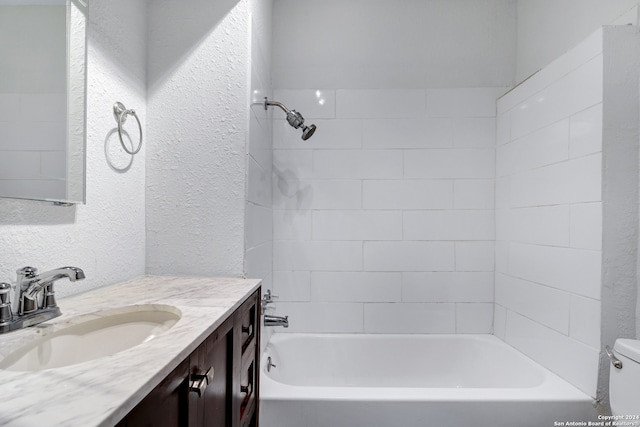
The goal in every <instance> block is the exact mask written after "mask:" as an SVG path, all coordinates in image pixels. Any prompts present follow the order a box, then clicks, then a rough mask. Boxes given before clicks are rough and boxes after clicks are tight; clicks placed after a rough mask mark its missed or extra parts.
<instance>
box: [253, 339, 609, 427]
mask: <svg viewBox="0 0 640 427" xmlns="http://www.w3.org/2000/svg"><path fill="white" fill-rule="evenodd" d="M549 351H553V349H549ZM558 357H562V355H558ZM269 358H270V360H271V363H272V364H273V365H275V367H270V369H267V365H268V361H269ZM260 398H261V406H260V408H261V409H260V426H261V427H361V426H363V427H364V426H367V427H414V426H415V427H427V426H447V427H448V426H476V427H484V426H487V427H503V426H504V427H507V426H509V427H510V426H531V427H546V426H559V425H567V422H568V421H574V422H576V421H577V422H581V421H584V422H585V424H584V425H587V422H588V421H593V420H597V415H596V413H595V410H594V408H593V405H592V402H593V399H592V398H591V397H589V396H588V395H587V394H585V393H583V392H582V391H580V390H578V389H577V388H575V387H574V386H572V385H571V384H569V383H567V382H566V381H564V380H562V379H561V378H559V377H558V376H556V375H555V374H553V373H551V372H550V371H548V370H546V369H545V368H543V367H541V366H540V365H538V364H537V363H535V362H533V361H532V360H531V359H529V358H527V357H526V356H524V355H522V354H521V353H520V352H518V351H517V350H515V349H513V348H512V347H510V346H509V345H507V344H505V343H504V342H503V341H501V340H500V339H498V338H496V337H495V336H492V335H377V334H376V335H368V334H339V335H337V334H336V335H333V334H287V333H279V334H274V335H273V336H272V337H271V340H270V341H269V343H268V344H267V346H266V349H265V352H264V354H263V355H262V359H261V377H260ZM561 423H564V424H561ZM578 425H580V424H578Z"/></svg>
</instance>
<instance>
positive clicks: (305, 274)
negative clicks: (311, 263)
mask: <svg viewBox="0 0 640 427" xmlns="http://www.w3.org/2000/svg"><path fill="white" fill-rule="evenodd" d="M273 293H274V294H275V295H277V296H278V298H277V300H276V301H283V302H284V301H309V300H311V272H309V271H278V270H276V271H274V272H273Z"/></svg>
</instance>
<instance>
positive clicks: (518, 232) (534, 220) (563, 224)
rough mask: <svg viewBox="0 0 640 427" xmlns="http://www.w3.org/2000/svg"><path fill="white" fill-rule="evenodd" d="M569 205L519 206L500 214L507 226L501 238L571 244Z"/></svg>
mask: <svg viewBox="0 0 640 427" xmlns="http://www.w3.org/2000/svg"><path fill="white" fill-rule="evenodd" d="M569 211H570V209H569V206H567V205H559V206H542V207H533V208H519V209H511V210H509V211H506V212H505V214H504V215H499V216H500V219H498V220H497V222H498V223H499V224H503V225H504V226H505V230H504V231H505V233H504V235H502V236H500V239H501V240H511V241H518V242H526V243H537V244H542V245H551V246H569Z"/></svg>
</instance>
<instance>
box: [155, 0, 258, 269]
mask: <svg viewBox="0 0 640 427" xmlns="http://www.w3.org/2000/svg"><path fill="white" fill-rule="evenodd" d="M148 23H149V51H148V52H149V54H148V67H147V70H148V73H147V78H148V111H149V122H148V141H149V145H148V149H149V152H148V153H149V156H148V159H147V181H148V183H149V185H148V186H147V193H146V198H147V205H146V206H147V271H148V272H149V273H156V274H157V273H170V274H196V275H213V276H241V275H242V274H243V272H244V265H243V264H244V255H245V254H244V237H245V236H244V216H245V186H246V172H245V167H246V162H247V160H246V142H247V135H248V128H249V110H248V108H249V85H250V75H249V73H250V59H251V58H250V42H251V40H250V36H249V34H250V31H249V29H250V17H249V5H248V1H247V0H242V1H238V0H226V1H216V2H211V1H209V0H198V1H193V2H190V4H189V7H184V2H182V1H180V0H173V1H163V2H150V3H149V16H148Z"/></svg>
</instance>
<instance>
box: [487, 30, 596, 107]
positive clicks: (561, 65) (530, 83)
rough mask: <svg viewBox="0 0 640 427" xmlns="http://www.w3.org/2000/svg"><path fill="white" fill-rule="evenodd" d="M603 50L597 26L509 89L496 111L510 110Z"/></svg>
mask: <svg viewBox="0 0 640 427" xmlns="http://www.w3.org/2000/svg"><path fill="white" fill-rule="evenodd" d="M602 51H603V32H602V28H599V29H598V30H596V31H595V32H594V33H592V34H591V35H590V36H589V37H587V38H586V39H584V40H583V41H582V42H581V43H580V44H578V45H577V46H576V47H574V48H573V49H571V50H569V51H568V52H566V53H565V54H564V55H562V56H560V57H558V58H557V59H556V60H555V61H553V62H552V63H551V64H549V65H547V66H546V67H544V68H543V69H541V70H539V71H537V72H536V73H535V74H533V75H532V76H530V77H528V78H527V79H526V80H525V81H523V82H522V83H520V84H519V85H518V86H516V88H515V89H513V90H511V91H509V92H508V93H507V94H505V95H504V96H503V97H502V98H500V100H499V102H498V111H506V110H510V109H511V108H513V107H514V106H516V105H517V104H519V103H520V102H522V101H524V100H525V99H527V98H529V97H531V96H533V95H534V94H535V93H536V92H538V91H539V90H541V89H542V88H545V87H547V86H549V85H551V84H552V83H553V82H555V81H558V80H559V79H561V78H562V77H563V76H565V75H567V74H570V73H571V72H572V71H573V70H575V69H577V68H580V67H581V66H582V65H584V64H585V63H587V62H589V61H590V60H592V59H593V58H594V57H596V56H598V55H599V54H601V53H602Z"/></svg>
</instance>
